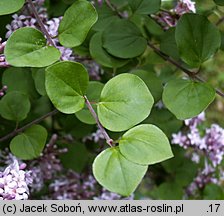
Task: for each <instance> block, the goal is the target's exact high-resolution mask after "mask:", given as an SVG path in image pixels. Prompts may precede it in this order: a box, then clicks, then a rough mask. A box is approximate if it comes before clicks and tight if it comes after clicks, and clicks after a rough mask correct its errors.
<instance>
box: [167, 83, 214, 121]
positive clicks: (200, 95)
mask: <svg viewBox="0 0 224 216" xmlns="http://www.w3.org/2000/svg"><path fill="white" fill-rule="evenodd" d="M214 99H215V89H214V88H212V87H211V86H210V85H209V84H207V83H199V82H194V81H191V80H184V79H176V80H171V81H170V82H168V83H167V84H166V86H165V88H164V92H163V102H164V104H165V105H166V107H167V108H168V109H169V110H170V111H171V112H172V113H173V114H174V115H175V116H176V117H177V118H178V119H181V120H183V119H189V118H192V117H195V116H197V115H199V114H200V113H201V112H202V111H203V110H205V109H206V108H207V107H208V105H209V104H210V103H211V102H212V101H213V100H214Z"/></svg>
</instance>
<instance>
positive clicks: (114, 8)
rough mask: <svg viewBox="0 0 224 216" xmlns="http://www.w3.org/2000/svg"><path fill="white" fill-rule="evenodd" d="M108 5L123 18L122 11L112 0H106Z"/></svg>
mask: <svg viewBox="0 0 224 216" xmlns="http://www.w3.org/2000/svg"><path fill="white" fill-rule="evenodd" d="M105 2H106V4H107V6H108V7H109V8H110V9H111V10H112V11H114V12H116V14H117V15H118V16H119V17H120V18H123V15H122V13H121V12H120V11H119V10H118V9H117V7H116V6H115V5H113V4H112V3H111V2H110V0H105Z"/></svg>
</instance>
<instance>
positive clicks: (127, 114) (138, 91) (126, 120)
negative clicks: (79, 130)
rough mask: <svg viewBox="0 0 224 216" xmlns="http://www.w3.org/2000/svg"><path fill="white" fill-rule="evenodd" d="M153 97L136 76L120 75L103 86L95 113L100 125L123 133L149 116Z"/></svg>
mask: <svg viewBox="0 0 224 216" xmlns="http://www.w3.org/2000/svg"><path fill="white" fill-rule="evenodd" d="M153 103H154V100H153V97H152V95H151V93H150V91H149V89H148V88H147V86H146V84H145V83H144V82H143V81H142V80H141V79H140V78H139V77H138V76H136V75H133V74H120V75H118V76H116V77H114V78H112V79H111V80H109V81H108V82H107V83H106V85H105V86H104V88H103V90H102V93H101V98H100V102H99V103H98V107H97V112H98V117H99V120H100V122H101V124H102V125H103V126H104V127H105V128H107V129H108V130H111V131H124V130H127V129H129V128H131V127H133V126H135V125H136V124H138V123H140V122H141V121H143V120H144V119H145V118H147V116H148V115H149V113H150V111H151V108H152V105H153Z"/></svg>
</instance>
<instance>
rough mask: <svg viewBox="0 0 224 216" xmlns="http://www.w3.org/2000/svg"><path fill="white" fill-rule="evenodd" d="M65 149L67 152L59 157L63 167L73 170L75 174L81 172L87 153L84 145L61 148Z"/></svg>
mask: <svg viewBox="0 0 224 216" xmlns="http://www.w3.org/2000/svg"><path fill="white" fill-rule="evenodd" d="M61 147H62V148H66V149H67V152H66V153H63V154H61V155H60V160H61V162H62V164H63V167H64V168H66V169H73V170H74V171H76V172H82V171H83V169H84V167H85V165H86V164H87V161H88V159H89V158H88V151H87V149H86V147H85V144H84V143H69V144H64V143H63V145H62V146H61Z"/></svg>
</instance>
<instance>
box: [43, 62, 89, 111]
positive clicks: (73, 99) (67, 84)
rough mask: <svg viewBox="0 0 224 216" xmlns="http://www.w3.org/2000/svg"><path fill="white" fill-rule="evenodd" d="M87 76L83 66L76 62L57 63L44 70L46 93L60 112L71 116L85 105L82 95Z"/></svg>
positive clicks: (85, 87) (86, 84)
mask: <svg viewBox="0 0 224 216" xmlns="http://www.w3.org/2000/svg"><path fill="white" fill-rule="evenodd" d="M88 81H89V76H88V72H87V71H86V69H85V68H84V66H83V65H81V64H79V63H76V62H69V61H64V62H59V63H56V64H54V65H52V66H50V67H48V68H47V69H46V81H45V86H46V91H47V94H48V96H49V98H50V100H51V101H52V103H53V104H54V106H55V107H56V108H57V109H58V110H59V111H61V112H63V113H66V114H72V113H75V112H78V111H79V110H81V109H82V108H83V107H84V105H85V99H84V97H83V96H84V95H85V93H86V89H87V86H88Z"/></svg>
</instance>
